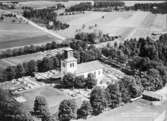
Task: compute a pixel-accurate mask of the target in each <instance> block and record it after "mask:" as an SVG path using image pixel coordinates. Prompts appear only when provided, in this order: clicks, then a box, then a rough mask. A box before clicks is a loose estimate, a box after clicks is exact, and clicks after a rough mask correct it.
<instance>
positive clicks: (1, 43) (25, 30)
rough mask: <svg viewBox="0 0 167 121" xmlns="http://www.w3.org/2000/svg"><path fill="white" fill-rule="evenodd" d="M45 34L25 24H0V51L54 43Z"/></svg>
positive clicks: (52, 39)
mask: <svg viewBox="0 0 167 121" xmlns="http://www.w3.org/2000/svg"><path fill="white" fill-rule="evenodd" d="M55 40H56V38H53V37H51V36H49V35H47V34H46V33H45V32H43V31H41V30H39V29H37V28H35V27H33V26H31V25H29V24H26V23H7V22H1V23H0V49H7V48H13V47H19V46H25V45H31V44H39V43H46V42H51V41H55Z"/></svg>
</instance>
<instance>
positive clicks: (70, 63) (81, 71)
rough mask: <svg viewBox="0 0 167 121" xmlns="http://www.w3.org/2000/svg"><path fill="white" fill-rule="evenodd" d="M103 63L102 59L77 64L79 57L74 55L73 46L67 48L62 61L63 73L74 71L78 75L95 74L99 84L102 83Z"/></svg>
mask: <svg viewBox="0 0 167 121" xmlns="http://www.w3.org/2000/svg"><path fill="white" fill-rule="evenodd" d="M103 67H104V66H103V65H102V63H101V62H100V61H97V60H96V61H91V62H86V63H82V64H77V59H76V58H75V57H74V56H73V50H72V49H71V48H67V49H65V59H64V60H62V61H61V74H62V75H64V74H67V73H72V74H75V75H76V76H84V77H85V78H86V77H87V76H88V74H90V73H91V74H93V75H94V76H95V78H96V79H97V81H98V82H97V84H100V81H101V79H102V78H103Z"/></svg>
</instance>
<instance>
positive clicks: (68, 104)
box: [58, 100, 77, 121]
mask: <svg viewBox="0 0 167 121" xmlns="http://www.w3.org/2000/svg"><path fill="white" fill-rule="evenodd" d="M76 113H77V105H76V102H75V101H74V100H63V101H62V102H61V103H60V106H59V113H58V117H59V120H60V121H70V120H71V119H75V118H76V117H77V116H76V115H77V114H76Z"/></svg>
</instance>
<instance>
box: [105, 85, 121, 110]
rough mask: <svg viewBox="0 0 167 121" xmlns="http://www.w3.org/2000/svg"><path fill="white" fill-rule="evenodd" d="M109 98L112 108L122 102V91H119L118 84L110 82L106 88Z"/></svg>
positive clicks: (109, 104)
mask: <svg viewBox="0 0 167 121" xmlns="http://www.w3.org/2000/svg"><path fill="white" fill-rule="evenodd" d="M106 93H107V99H108V106H109V107H110V108H115V107H117V106H118V105H119V104H120V102H121V93H120V91H119V85H118V84H110V85H108V87H107V88H106Z"/></svg>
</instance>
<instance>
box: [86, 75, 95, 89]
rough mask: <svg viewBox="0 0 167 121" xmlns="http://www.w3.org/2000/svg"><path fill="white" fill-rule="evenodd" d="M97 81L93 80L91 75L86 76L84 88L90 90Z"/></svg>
mask: <svg viewBox="0 0 167 121" xmlns="http://www.w3.org/2000/svg"><path fill="white" fill-rule="evenodd" d="M96 84H97V80H96V79H95V77H94V75H93V74H88V77H87V79H86V87H87V88H89V89H91V88H93V87H94V86H96Z"/></svg>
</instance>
